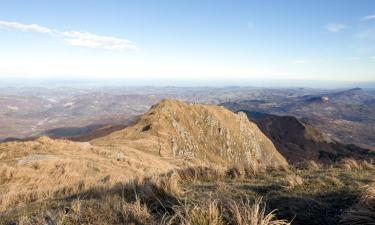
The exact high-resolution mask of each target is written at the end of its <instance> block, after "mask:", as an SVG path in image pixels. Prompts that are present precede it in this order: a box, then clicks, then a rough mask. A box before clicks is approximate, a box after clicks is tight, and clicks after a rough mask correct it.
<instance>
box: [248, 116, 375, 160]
mask: <svg viewBox="0 0 375 225" xmlns="http://www.w3.org/2000/svg"><path fill="white" fill-rule="evenodd" d="M244 112H245V113H246V114H247V116H248V117H249V119H250V120H252V121H254V122H255V123H257V125H258V126H259V128H260V129H261V130H262V132H264V133H265V134H266V135H267V136H268V137H269V138H270V139H271V140H272V142H273V143H274V144H275V146H276V148H277V149H278V150H279V151H280V153H281V154H282V155H283V156H284V157H285V158H286V159H287V160H288V161H289V162H291V163H299V162H303V161H305V160H314V161H316V162H324V163H332V162H335V161H339V160H341V159H343V158H355V159H360V160H370V159H375V153H373V152H370V151H369V150H368V149H364V148H361V147H358V146H356V145H352V144H351V145H349V144H343V143H340V142H338V141H336V140H333V139H331V138H330V137H328V136H326V135H324V134H323V133H321V132H320V131H319V130H318V129H316V128H315V127H314V126H312V125H311V124H308V123H305V122H302V121H300V120H298V119H297V118H295V117H293V116H276V115H271V114H265V113H260V112H250V111H244Z"/></svg>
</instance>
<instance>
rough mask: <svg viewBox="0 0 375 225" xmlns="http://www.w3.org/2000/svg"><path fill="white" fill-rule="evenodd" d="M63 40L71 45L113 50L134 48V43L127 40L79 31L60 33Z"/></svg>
mask: <svg viewBox="0 0 375 225" xmlns="http://www.w3.org/2000/svg"><path fill="white" fill-rule="evenodd" d="M60 34H61V36H63V38H64V40H65V42H66V43H67V44H69V45H72V46H81V47H87V48H101V49H106V50H114V51H126V50H136V49H137V47H136V46H135V44H134V43H133V42H131V41H129V40H126V39H121V38H116V37H109V36H99V35H96V34H92V33H88V32H80V31H68V32H62V33H60Z"/></svg>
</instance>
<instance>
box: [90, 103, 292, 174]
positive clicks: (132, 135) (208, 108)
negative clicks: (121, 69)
mask: <svg viewBox="0 0 375 225" xmlns="http://www.w3.org/2000/svg"><path fill="white" fill-rule="evenodd" d="M91 143H92V144H94V145H99V146H123V145H126V146H130V147H132V148H135V149H139V150H141V151H145V152H149V153H151V154H154V155H160V156H174V157H176V156H181V157H188V158H196V159H200V160H204V161H209V162H213V163H224V164H228V163H231V162H244V163H250V164H254V163H255V164H259V163H260V164H262V165H266V166H274V167H278V166H285V165H286V161H285V159H284V158H283V157H282V156H281V155H280V154H279V153H278V152H277V150H276V149H275V147H274V145H273V144H272V142H271V141H270V140H269V139H268V138H267V137H266V136H265V135H264V134H263V133H262V132H261V131H260V130H259V129H258V127H257V126H256V125H255V124H254V123H252V122H249V120H248V119H247V117H246V115H245V114H243V113H238V114H234V113H232V112H231V111H229V110H227V109H225V108H224V107H220V106H214V105H203V104H187V103H184V102H181V101H177V100H163V101H161V102H160V103H159V104H157V105H154V106H153V107H152V108H151V110H150V111H149V112H147V113H146V114H145V115H143V116H142V117H141V118H139V120H138V121H137V122H136V123H135V124H134V125H132V126H130V127H128V128H126V129H124V130H120V131H117V132H114V133H112V134H110V135H108V136H105V137H103V138H99V139H96V140H93V141H92V142H91Z"/></svg>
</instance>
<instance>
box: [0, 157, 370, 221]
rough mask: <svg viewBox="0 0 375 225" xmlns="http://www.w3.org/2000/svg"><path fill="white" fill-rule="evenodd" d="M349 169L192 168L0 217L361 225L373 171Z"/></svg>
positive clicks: (358, 167) (359, 167) (19, 209)
mask: <svg viewBox="0 0 375 225" xmlns="http://www.w3.org/2000/svg"><path fill="white" fill-rule="evenodd" d="M348 165H349V166H348ZM348 165H347V164H344V165H343V166H339V167H332V168H320V167H319V166H316V165H313V166H312V167H311V166H310V167H307V168H303V169H295V168H292V169H290V170H282V171H280V170H268V171H260V172H259V171H254V169H252V170H246V169H244V168H238V167H233V168H229V169H226V170H222V169H213V168H189V169H185V170H179V171H175V172H171V173H169V174H165V175H163V176H160V177H152V178H140V179H138V180H135V181H134V182H132V183H127V184H118V185H115V186H113V187H101V188H99V187H97V188H93V189H91V190H87V191H85V192H81V193H78V194H76V195H72V196H66V197H64V198H59V199H51V200H48V201H46V200H44V201H39V202H38V201H37V202H33V203H30V204H27V205H25V206H23V207H17V208H13V209H11V208H10V209H8V210H7V211H5V212H2V213H0V218H1V220H0V224H22V225H25V224H66V225H68V224H69V225H70V224H72V225H73V224H98V225H99V224H191V225H193V224H194V225H195V224H197V225H200V224H211V225H219V224H239V225H242V224H249V225H267V224H269V225H271V224H273V225H278V224H280V225H282V224H289V223H288V222H290V221H291V224H295V225H309V224H312V225H313V224H317V225H318V224H319V225H325V224H327V225H328V224H329V225H334V224H339V222H340V221H342V222H343V223H345V224H356V223H355V222H353V218H354V219H356V217H355V216H358V215H362V214H358V211H359V212H360V213H363V210H362V211H361V204H365V203H366V202H367V201H365V200H363V193H368V191H367V192H366V191H365V190H364V188H363V187H365V186H366V185H369V184H371V183H372V182H374V181H375V177H374V176H375V169H374V168H373V167H371V166H369V165H367V166H366V165H365V166H362V165H353V162H350V163H349V164H348ZM361 196H362V197H361ZM366 199H367V198H366ZM364 202H365V203H364ZM371 204H372V203H371ZM366 205H367V203H366ZM353 206H355V207H353ZM372 206H373V205H372ZM372 206H370V207H372ZM374 208H375V207H374ZM274 210H276V211H274ZM351 212H352V214H350V213H351ZM353 213H354V214H353ZM356 213H357V214H356ZM370 213H371V209H370ZM368 214H369V213H367V214H366V215H368ZM350 216H351V217H350ZM350 218H351V219H352V220H350ZM370 219H371V217H370ZM345 221H346V222H345ZM347 221H349V222H347ZM357 224H367V223H364V222H362V223H357ZM368 224H371V223H368ZM372 224H373V223H372Z"/></svg>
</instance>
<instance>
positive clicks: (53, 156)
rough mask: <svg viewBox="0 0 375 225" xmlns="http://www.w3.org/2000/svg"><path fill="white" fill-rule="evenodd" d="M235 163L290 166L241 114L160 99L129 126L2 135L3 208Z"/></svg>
mask: <svg viewBox="0 0 375 225" xmlns="http://www.w3.org/2000/svg"><path fill="white" fill-rule="evenodd" d="M99 136H101V135H99ZM232 163H244V164H248V165H252V166H256V167H265V166H269V167H286V166H287V162H286V160H285V159H284V158H283V157H282V156H281V155H280V154H279V153H278V152H277V150H276V149H275V147H274V146H273V144H272V142H271V141H270V140H269V139H268V138H267V137H266V136H265V135H264V134H262V132H261V131H260V130H259V129H258V128H257V126H256V125H255V124H254V123H251V122H249V121H248V119H247V117H246V115H244V114H234V113H232V112H231V111H229V110H227V109H224V108H222V107H218V106H210V105H189V104H186V103H183V102H180V101H175V100H164V101H162V102H161V103H159V104H157V105H155V106H153V107H152V108H151V110H150V111H149V112H148V113H146V114H145V115H143V116H142V117H140V118H139V120H138V121H137V122H136V123H135V124H133V125H132V126H130V127H127V128H125V129H122V130H118V131H116V132H113V133H111V134H109V135H107V136H104V137H101V138H98V139H93V140H92V141H90V142H73V141H68V140H53V139H50V138H48V137H40V138H38V139H36V140H33V141H26V142H6V143H1V144H0V211H3V210H5V209H7V208H8V207H12V206H15V205H18V204H19V203H28V202H33V201H36V200H38V199H46V198H57V197H61V196H67V195H72V194H74V193H77V192H81V191H86V190H89V189H92V188H94V187H95V188H97V187H101V186H112V185H115V184H118V183H123V182H128V181H130V180H132V179H135V178H136V177H143V176H151V175H155V174H160V173H166V172H168V171H171V170H172V169H176V168H185V167H188V166H194V165H209V164H210V165H218V166H219V165H222V166H224V165H230V164H232Z"/></svg>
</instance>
